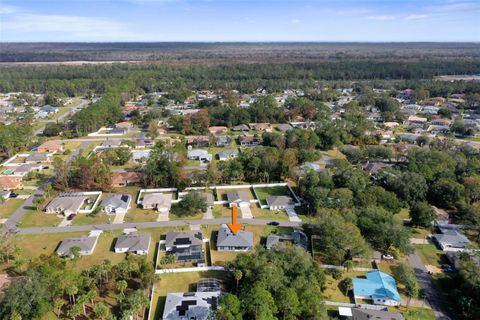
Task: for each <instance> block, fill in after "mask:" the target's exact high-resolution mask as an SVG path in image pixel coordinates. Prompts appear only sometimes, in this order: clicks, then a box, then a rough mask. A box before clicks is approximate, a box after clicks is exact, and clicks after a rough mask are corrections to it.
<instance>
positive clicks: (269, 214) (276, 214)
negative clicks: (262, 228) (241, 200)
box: [251, 204, 288, 221]
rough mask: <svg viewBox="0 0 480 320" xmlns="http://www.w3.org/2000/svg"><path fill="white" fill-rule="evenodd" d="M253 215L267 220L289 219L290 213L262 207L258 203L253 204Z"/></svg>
mask: <svg viewBox="0 0 480 320" xmlns="http://www.w3.org/2000/svg"><path fill="white" fill-rule="evenodd" d="M251 211H252V215H253V217H254V218H258V219H266V220H284V221H286V220H288V215H287V213H286V212H284V211H274V210H268V209H261V208H259V207H258V206H257V205H256V204H252V206H251Z"/></svg>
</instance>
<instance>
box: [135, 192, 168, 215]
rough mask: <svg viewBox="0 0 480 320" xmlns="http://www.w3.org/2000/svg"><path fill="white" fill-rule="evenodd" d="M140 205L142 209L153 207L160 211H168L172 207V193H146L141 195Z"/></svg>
mask: <svg viewBox="0 0 480 320" xmlns="http://www.w3.org/2000/svg"><path fill="white" fill-rule="evenodd" d="M142 207H143V209H154V210H157V211H158V212H160V213H168V212H170V208H171V207H172V194H170V193H159V192H155V193H147V194H145V195H144V196H143V200H142Z"/></svg>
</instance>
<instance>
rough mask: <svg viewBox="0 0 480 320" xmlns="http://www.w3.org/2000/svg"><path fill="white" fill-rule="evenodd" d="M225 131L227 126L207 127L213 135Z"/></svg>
mask: <svg viewBox="0 0 480 320" xmlns="http://www.w3.org/2000/svg"><path fill="white" fill-rule="evenodd" d="M227 131H228V128H227V127H224V126H216V127H209V128H208V132H210V134H213V135H216V134H223V133H227Z"/></svg>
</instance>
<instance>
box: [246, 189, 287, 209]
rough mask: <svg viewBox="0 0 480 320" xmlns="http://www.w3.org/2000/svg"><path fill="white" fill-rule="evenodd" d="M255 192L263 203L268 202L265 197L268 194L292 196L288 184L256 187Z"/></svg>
mask: <svg viewBox="0 0 480 320" xmlns="http://www.w3.org/2000/svg"><path fill="white" fill-rule="evenodd" d="M255 193H256V194H257V197H258V200H260V203H261V204H262V205H266V204H267V202H266V200H265V199H266V198H267V197H268V196H291V194H290V190H288V188H287V187H286V186H277V187H261V188H255Z"/></svg>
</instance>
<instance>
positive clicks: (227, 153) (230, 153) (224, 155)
mask: <svg viewBox="0 0 480 320" xmlns="http://www.w3.org/2000/svg"><path fill="white" fill-rule="evenodd" d="M217 156H218V160H220V161H226V160H230V159H235V158H236V157H238V151H237V150H224V151H220V152H219V153H218V154H217Z"/></svg>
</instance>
